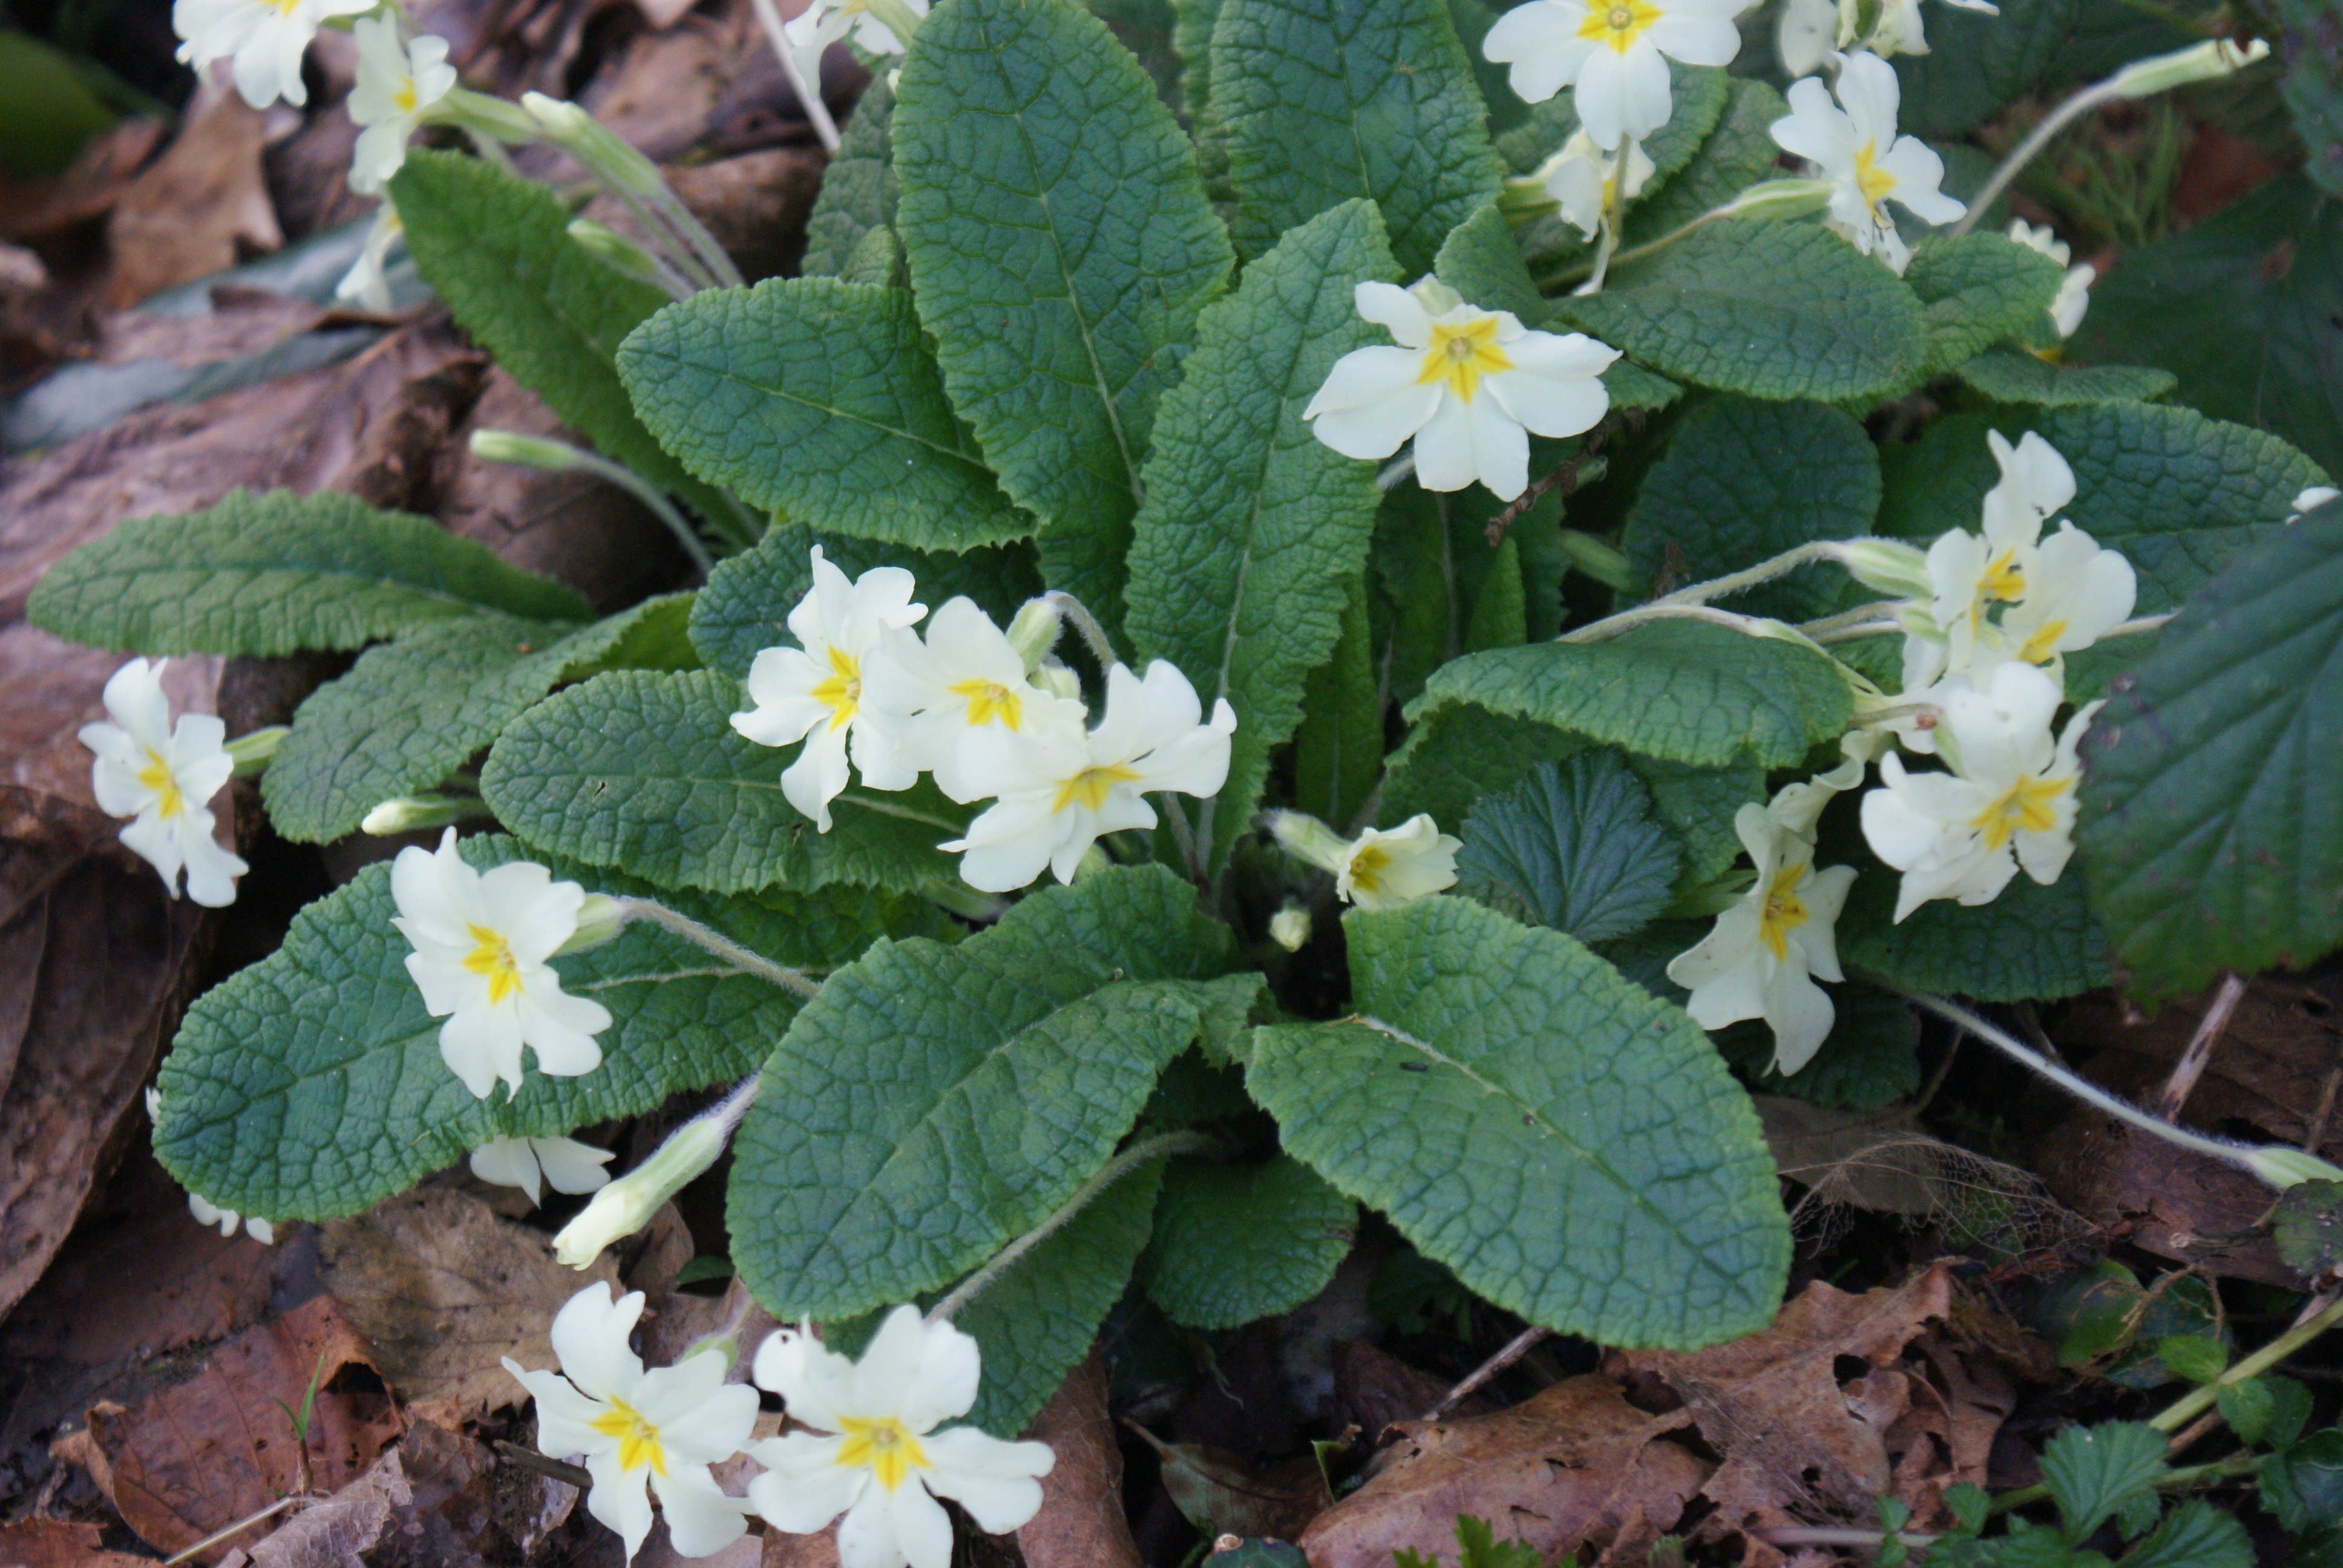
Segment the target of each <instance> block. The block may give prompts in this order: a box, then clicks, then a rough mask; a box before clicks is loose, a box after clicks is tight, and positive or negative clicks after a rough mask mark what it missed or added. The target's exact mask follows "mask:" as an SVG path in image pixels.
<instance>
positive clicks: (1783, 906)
mask: <svg viewBox="0 0 2343 1568" xmlns="http://www.w3.org/2000/svg"><path fill="white" fill-rule="evenodd" d="M1805 874H1806V862H1805V861H1804V860H1800V861H1799V862H1798V863H1797V864H1796V865H1795V866H1785V867H1783V868H1782V869H1780V870H1778V871H1776V872H1775V873H1774V885H1773V886H1772V887H1770V888H1768V889H1766V890H1765V908H1764V909H1763V910H1759V911H1758V915H1757V934H1758V935H1759V936H1760V937H1763V938H1764V939H1765V947H1766V950H1768V951H1770V952H1771V953H1772V954H1773V955H1774V956H1775V958H1776V959H1785V958H1788V957H1789V956H1790V933H1791V932H1792V931H1795V930H1797V929H1798V928H1799V927H1800V926H1803V925H1805V923H1806V920H1807V919H1808V916H1807V914H1806V906H1805V900H1801V899H1800V898H1799V897H1798V895H1797V894H1796V893H1795V892H1794V891H1792V890H1793V889H1795V887H1796V886H1797V885H1798V879H1799V878H1801V877H1803V876H1805Z"/></svg>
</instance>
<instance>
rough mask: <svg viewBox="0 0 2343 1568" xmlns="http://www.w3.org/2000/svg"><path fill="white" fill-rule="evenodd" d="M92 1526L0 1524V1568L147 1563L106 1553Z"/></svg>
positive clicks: (111, 1567)
mask: <svg viewBox="0 0 2343 1568" xmlns="http://www.w3.org/2000/svg"><path fill="white" fill-rule="evenodd" d="M103 1535H104V1532H103V1531H101V1530H99V1529H98V1527H97V1526H96V1525H95V1524H79V1523H67V1522H66V1521H65V1520H62V1519H19V1520H15V1521H13V1522H11V1523H6V1524H0V1568H136V1565H141V1564H145V1563H147V1562H149V1561H150V1560H149V1559H147V1558H145V1557H133V1556H132V1555H130V1553H127V1552H108V1551H106V1549H105V1548H104V1546H103V1545H101V1544H100V1541H101V1537H102V1536H103Z"/></svg>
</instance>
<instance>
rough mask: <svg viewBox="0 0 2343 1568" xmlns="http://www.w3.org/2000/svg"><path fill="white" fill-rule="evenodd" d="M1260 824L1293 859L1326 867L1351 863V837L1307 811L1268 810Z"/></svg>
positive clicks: (1332, 869)
mask: <svg viewBox="0 0 2343 1568" xmlns="http://www.w3.org/2000/svg"><path fill="white" fill-rule="evenodd" d="M1262 826H1263V827H1266V828H1267V829H1269V831H1270V834H1271V836H1272V837H1273V838H1274V839H1276V840H1277V841H1278V842H1279V843H1280V844H1282V845H1283V846H1284V848H1285V852H1286V853H1287V854H1289V855H1292V857H1293V858H1294V859H1297V860H1302V861H1306V862H1308V863H1309V864H1311V865H1312V866H1316V867H1318V868H1319V869H1322V870H1327V871H1340V870H1342V868H1343V867H1345V866H1347V865H1349V864H1350V863H1351V841H1350V840H1349V839H1345V838H1343V837H1342V835H1341V834H1340V833H1337V832H1335V831H1334V829H1332V828H1329V827H1328V826H1326V824H1325V823H1323V822H1321V821H1320V820H1318V819H1317V818H1315V817H1312V815H1310V813H1308V812H1307V811H1272V812H1271V813H1270V814H1269V816H1268V818H1267V819H1265V820H1264V821H1263V823H1262Z"/></svg>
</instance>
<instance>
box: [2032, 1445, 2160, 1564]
mask: <svg viewBox="0 0 2343 1568" xmlns="http://www.w3.org/2000/svg"><path fill="white" fill-rule="evenodd" d="M2164 1472H2165V1458H2164V1434H2163V1433H2162V1432H2158V1431H2157V1430H2156V1429H2155V1428H2154V1427H2152V1426H2149V1425H2148V1424H2147V1422H2138V1421H2108V1422H2100V1423H2099V1424H2098V1425H2097V1426H2069V1427H2066V1428H2064V1429H2062V1430H2061V1431H2060V1432H2058V1433H2057V1435H2056V1436H2055V1437H2053V1438H2051V1440H2050V1441H2049V1442H2046V1443H2045V1444H2044V1445H2043V1448H2042V1483H2043V1484H2044V1485H2045V1486H2046V1487H2048V1488H2049V1489H2050V1495H2051V1496H2052V1497H2053V1498H2054V1499H2056V1502H2057V1504H2058V1512H2059V1513H2061V1514H2063V1515H2065V1516H2066V1539H2067V1540H2068V1541H2070V1542H2079V1541H2083V1540H2085V1539H2087V1538H2088V1537H2089V1535H2090V1533H2091V1532H2092V1531H2094V1530H2097V1528H2098V1527H2099V1525H2100V1523H2102V1522H2104V1521H2105V1520H2106V1519H2107V1515H2109V1514H2110V1513H2114V1512H2115V1511H2116V1510H2117V1508H2118V1507H2119V1506H2121V1505H2122V1503H2123V1501H2124V1499H2126V1498H2127V1497H2129V1496H2130V1495H2131V1494H2132V1493H2135V1492H2137V1491H2139V1490H2140V1489H2141V1488H2142V1487H2145V1486H2148V1485H2151V1484H2153V1483H2155V1481H2156V1478H2157V1476H2159V1475H2162V1474H2163V1473H2164Z"/></svg>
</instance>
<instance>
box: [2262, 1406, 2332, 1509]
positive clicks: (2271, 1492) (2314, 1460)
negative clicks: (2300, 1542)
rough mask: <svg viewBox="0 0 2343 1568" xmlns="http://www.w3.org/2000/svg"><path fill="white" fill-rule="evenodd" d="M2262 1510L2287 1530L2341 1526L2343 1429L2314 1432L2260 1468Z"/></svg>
mask: <svg viewBox="0 0 2343 1568" xmlns="http://www.w3.org/2000/svg"><path fill="white" fill-rule="evenodd" d="M2259 1479H2260V1482H2261V1497H2262V1506H2263V1507H2265V1508H2267V1509H2268V1510H2269V1511H2270V1512H2271V1513H2275V1514H2277V1515H2278V1523H2280V1524H2282V1525H2284V1526H2285V1527H2286V1528H2287V1529H2288V1530H2304V1529H2309V1528H2313V1527H2315V1526H2318V1525H2332V1524H2335V1523H2338V1522H2343V1428H2338V1427H2332V1426H2330V1427H2328V1428H2327V1429H2326V1430H2325V1431H2323V1432H2312V1433H2311V1434H2310V1435H2309V1436H2308V1437H2306V1438H2304V1439H2303V1440H2302V1441H2301V1442H2298V1443H2295V1444H2293V1445H2292V1446H2290V1447H2289V1448H2288V1450H2287V1451H2286V1452H2283V1453H2280V1454H2277V1455H2275V1456H2273V1457H2272V1458H2271V1459H2270V1460H2269V1461H2268V1462H2267V1463H2265V1464H2264V1465H2263V1466H2262V1468H2261V1474H2260V1477H2259Z"/></svg>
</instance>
